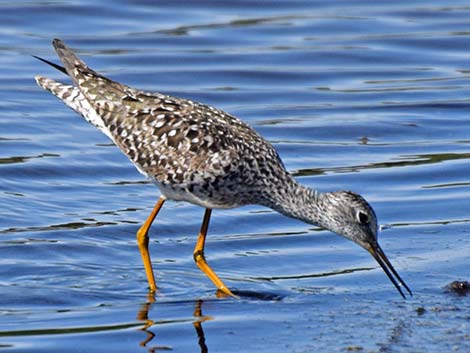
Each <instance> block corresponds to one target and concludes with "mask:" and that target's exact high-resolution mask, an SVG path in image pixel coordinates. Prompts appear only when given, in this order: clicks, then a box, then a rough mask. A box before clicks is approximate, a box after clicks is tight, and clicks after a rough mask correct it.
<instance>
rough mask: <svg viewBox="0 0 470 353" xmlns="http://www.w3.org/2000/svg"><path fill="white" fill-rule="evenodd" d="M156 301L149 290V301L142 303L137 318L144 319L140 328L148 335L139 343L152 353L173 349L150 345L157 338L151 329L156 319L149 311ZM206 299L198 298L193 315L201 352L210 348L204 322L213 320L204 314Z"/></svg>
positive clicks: (205, 352) (204, 352) (203, 352)
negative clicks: (203, 325) (203, 306)
mask: <svg viewBox="0 0 470 353" xmlns="http://www.w3.org/2000/svg"><path fill="white" fill-rule="evenodd" d="M153 303H155V295H154V293H152V292H149V294H148V295H147V302H146V303H144V304H142V306H141V307H140V310H139V311H138V313H137V320H141V321H144V322H145V324H144V327H142V328H141V329H140V330H141V331H144V332H145V333H146V334H147V337H146V338H145V339H144V340H143V341H141V342H140V343H139V345H140V346H141V347H145V348H147V350H148V351H149V352H150V353H155V352H156V351H167V350H172V347H170V346H158V345H157V346H149V343H150V342H151V341H152V340H153V339H154V338H155V333H153V331H152V330H151V327H152V326H153V325H154V323H155V322H154V321H153V320H152V319H150V318H149V311H150V308H151V307H152V304H153ZM203 303H204V301H203V300H201V299H198V300H196V302H195V305H194V313H193V316H194V318H195V320H194V322H193V326H194V329H195V330H196V334H197V337H198V344H199V347H200V349H201V353H207V352H208V351H209V350H208V348H207V345H206V338H205V335H204V330H203V328H202V323H203V322H204V321H207V320H211V317H209V316H204V315H203V314H202V305H203Z"/></svg>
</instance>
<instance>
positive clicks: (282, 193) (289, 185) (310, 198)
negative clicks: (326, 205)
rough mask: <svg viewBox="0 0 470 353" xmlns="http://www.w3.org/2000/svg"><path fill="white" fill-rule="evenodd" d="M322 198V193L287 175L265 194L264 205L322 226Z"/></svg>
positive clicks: (288, 215)
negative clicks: (274, 188) (276, 186)
mask: <svg viewBox="0 0 470 353" xmlns="http://www.w3.org/2000/svg"><path fill="white" fill-rule="evenodd" d="M322 199H323V194H322V193H320V192H319V191H317V190H315V189H312V188H309V187H307V186H304V185H302V184H299V183H298V182H297V181H296V180H295V179H294V178H292V177H291V176H290V175H289V176H288V178H287V179H286V180H283V183H282V186H281V187H279V188H277V189H276V190H275V191H273V192H271V193H270V194H269V195H268V196H267V202H266V203H265V204H264V205H265V206H268V207H270V208H272V209H273V210H275V211H277V212H279V213H282V214H283V215H285V216H287V217H291V218H295V219H299V220H301V221H304V222H306V223H310V224H315V225H318V226H322V225H323V223H324V222H323V217H322V207H321V203H322Z"/></svg>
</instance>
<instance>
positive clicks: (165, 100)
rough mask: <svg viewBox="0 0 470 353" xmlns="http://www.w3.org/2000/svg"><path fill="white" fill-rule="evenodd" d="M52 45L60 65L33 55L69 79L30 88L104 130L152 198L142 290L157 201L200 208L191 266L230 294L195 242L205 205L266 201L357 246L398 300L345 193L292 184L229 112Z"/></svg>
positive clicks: (143, 235) (358, 205)
mask: <svg viewBox="0 0 470 353" xmlns="http://www.w3.org/2000/svg"><path fill="white" fill-rule="evenodd" d="M53 45H54V48H55V50H56V52H57V54H58V56H59V58H60V60H61V61H62V63H63V65H64V67H61V66H59V65H56V64H54V63H51V62H49V61H47V60H44V59H41V58H38V59H40V60H42V61H44V62H46V63H48V64H50V65H52V66H54V67H55V68H56V69H59V70H60V71H62V72H64V73H65V74H67V75H68V76H70V78H71V79H72V82H73V85H65V84H63V83H60V82H56V81H54V80H51V79H49V78H46V77H41V76H37V77H36V81H37V82H38V84H39V86H41V87H42V88H44V89H46V90H48V91H50V92H51V93H52V94H54V95H55V96H57V97H58V98H59V99H60V100H61V101H62V102H64V103H65V104H66V105H67V106H69V107H70V108H72V109H73V110H74V111H76V112H77V113H79V114H80V115H82V116H83V117H84V118H85V119H86V120H87V121H88V122H90V123H91V124H93V125H94V126H96V127H97V128H98V129H100V130H101V131H102V132H103V133H104V134H105V135H106V136H108V137H109V138H110V139H111V140H112V141H113V142H114V143H115V144H116V145H117V146H118V147H119V148H120V149H121V151H122V152H124V154H125V155H126V156H127V157H129V159H130V160H131V161H132V162H133V163H134V165H135V166H136V167H137V169H138V170H139V171H140V172H141V173H142V174H144V175H145V176H147V177H148V178H150V179H151V180H152V181H153V182H154V183H155V184H156V185H157V186H158V187H159V189H160V191H161V197H160V198H159V200H158V202H157V203H156V205H155V207H154V208H153V210H152V212H151V214H150V216H149V217H148V218H147V220H146V221H145V223H144V224H143V225H142V227H141V228H140V229H139V231H138V232H137V242H138V245H139V249H140V252H141V255H142V259H143V262H144V267H145V272H146V275H147V279H148V282H149V286H150V290H151V291H155V290H156V288H157V286H156V284H155V278H154V274H153V269H152V264H151V260H150V256H149V251H148V245H149V236H148V230H149V228H150V226H151V224H152V222H153V221H154V219H155V217H156V216H157V214H158V212H159V210H160V208H161V207H162V206H163V204H164V202H165V200H166V199H171V200H176V201H187V202H190V203H193V204H196V205H199V206H202V207H204V208H205V209H206V211H205V214H204V218H203V221H202V226H201V230H200V232H199V237H198V240H197V243H196V247H195V248H194V254H193V255H194V260H195V262H196V264H197V266H198V267H199V268H200V269H201V270H202V271H203V272H204V273H205V274H206V275H207V276H208V277H209V278H210V279H211V280H212V282H214V284H215V285H216V287H217V288H218V289H219V290H220V291H222V292H223V293H225V294H227V295H233V293H232V292H231V291H230V289H229V288H228V287H227V286H225V284H224V283H223V282H222V280H221V279H220V278H219V277H218V276H217V275H216V274H215V272H214V271H213V270H212V269H211V268H210V267H209V265H208V264H207V262H206V260H205V257H204V245H205V240H206V234H207V228H208V226H209V219H210V215H211V210H212V209H214V208H232V207H238V206H242V205H247V204H258V205H262V206H267V207H270V208H271V209H273V210H275V211H277V212H280V213H282V214H284V215H286V216H288V217H292V218H296V219H299V220H302V221H304V222H307V223H310V224H314V225H318V226H320V227H323V228H325V229H328V230H331V231H333V232H335V233H337V234H340V235H342V236H344V237H346V238H347V239H350V240H352V241H354V242H355V243H357V244H359V245H360V246H362V247H363V248H364V249H366V250H367V251H368V252H369V253H370V254H372V256H373V257H374V258H375V260H376V261H377V262H378V263H379V265H380V266H381V267H382V269H383V270H384V271H385V273H386V274H387V276H388V278H389V279H390V280H391V282H392V283H393V284H394V286H395V287H396V288H397V290H398V291H399V292H400V294H401V295H402V296H403V297H404V298H405V295H404V292H403V290H402V287H403V288H405V289H406V290H407V292H408V293H409V294H410V295H411V294H412V293H411V290H410V289H409V288H408V286H407V285H406V284H405V282H404V281H403V280H402V279H401V278H400V276H399V275H398V273H397V272H396V271H395V269H394V268H393V266H392V265H391V263H390V261H389V260H388V259H387V257H386V256H385V253H384V252H383V251H382V249H381V248H380V246H379V244H378V242H377V218H376V216H375V212H374V210H373V209H372V207H371V206H370V205H369V204H368V203H367V202H366V201H365V200H364V198H362V197H361V196H360V195H358V194H356V193H353V192H351V191H335V192H326V193H320V192H318V191H316V190H313V189H310V188H308V187H305V186H303V185H300V184H299V183H297V181H296V180H295V179H294V178H293V177H292V176H291V175H290V174H289V173H288V172H287V171H286V169H285V167H284V165H283V163H282V161H281V159H280V157H279V155H278V154H277V152H276V150H275V149H274V147H273V146H272V145H271V144H270V143H269V142H267V141H266V140H265V139H264V138H263V137H261V135H259V134H258V133H257V132H256V131H255V130H253V129H252V128H251V127H250V126H248V125H247V124H246V123H244V122H243V121H241V120H239V119H238V118H236V117H234V116H233V115H230V114H228V113H225V112H224V111H222V110H219V109H216V108H213V107H211V106H208V105H205V104H201V103H197V102H194V101H191V100H187V99H181V98H175V97H171V96H167V95H164V94H160V93H151V92H144V91H140V90H137V89H134V88H131V87H128V86H125V85H123V84H120V83H118V82H115V81H112V80H110V79H108V78H106V77H104V76H102V75H100V74H98V73H97V72H95V71H93V70H92V69H90V68H89V67H88V66H87V65H86V64H85V63H84V62H83V61H82V60H80V59H79V58H78V57H77V56H76V55H75V54H74V53H73V52H72V50H70V49H69V48H68V47H67V46H66V45H65V44H64V43H63V42H62V41H61V40H59V39H54V41H53Z"/></svg>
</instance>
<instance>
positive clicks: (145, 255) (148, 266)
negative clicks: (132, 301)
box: [137, 196, 165, 292]
mask: <svg viewBox="0 0 470 353" xmlns="http://www.w3.org/2000/svg"><path fill="white" fill-rule="evenodd" d="M164 203H165V197H163V196H161V197H160V198H159V199H158V202H157V204H156V205H155V207H154V208H153V210H152V212H151V213H150V215H149V216H148V218H147V220H146V221H145V223H144V224H143V225H142V227H140V229H139V230H138V231H137V244H138V245H139V250H140V254H141V255H142V261H143V263H144V267H145V274H146V275H147V280H148V282H149V288H150V291H151V292H155V291H156V290H157V285H156V284H155V276H154V275H153V269H152V261H151V260H150V254H149V236H148V231H149V228H150V226H151V225H152V223H153V221H154V219H155V217H157V214H158V212H159V211H160V209H161V208H162V206H163V204H164Z"/></svg>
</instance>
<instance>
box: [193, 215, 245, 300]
mask: <svg viewBox="0 0 470 353" xmlns="http://www.w3.org/2000/svg"><path fill="white" fill-rule="evenodd" d="M211 211H212V210H211V209H210V208H206V212H205V213H204V220H203V221H202V226H201V230H200V231H199V237H198V239H197V243H196V247H195V248H194V253H193V256H194V261H195V262H196V265H197V266H198V267H199V269H200V270H201V271H202V272H204V273H205V274H206V276H207V277H209V279H210V280H211V281H212V282H213V283H214V284H215V286H216V287H217V288H218V289H219V290H220V291H221V292H222V293H224V294H226V295H230V296H232V297H235V298H238V297H237V296H236V295H234V294H233V293H232V292H231V291H230V289H228V287H227V286H226V285H225V284H224V282H222V280H221V279H220V278H219V276H217V275H216V273H215V272H214V271H213V270H212V269H211V268H210V266H209V265H208V264H207V262H206V258H205V257H204V245H205V242H206V235H207V229H208V228H209V220H210V217H211Z"/></svg>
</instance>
